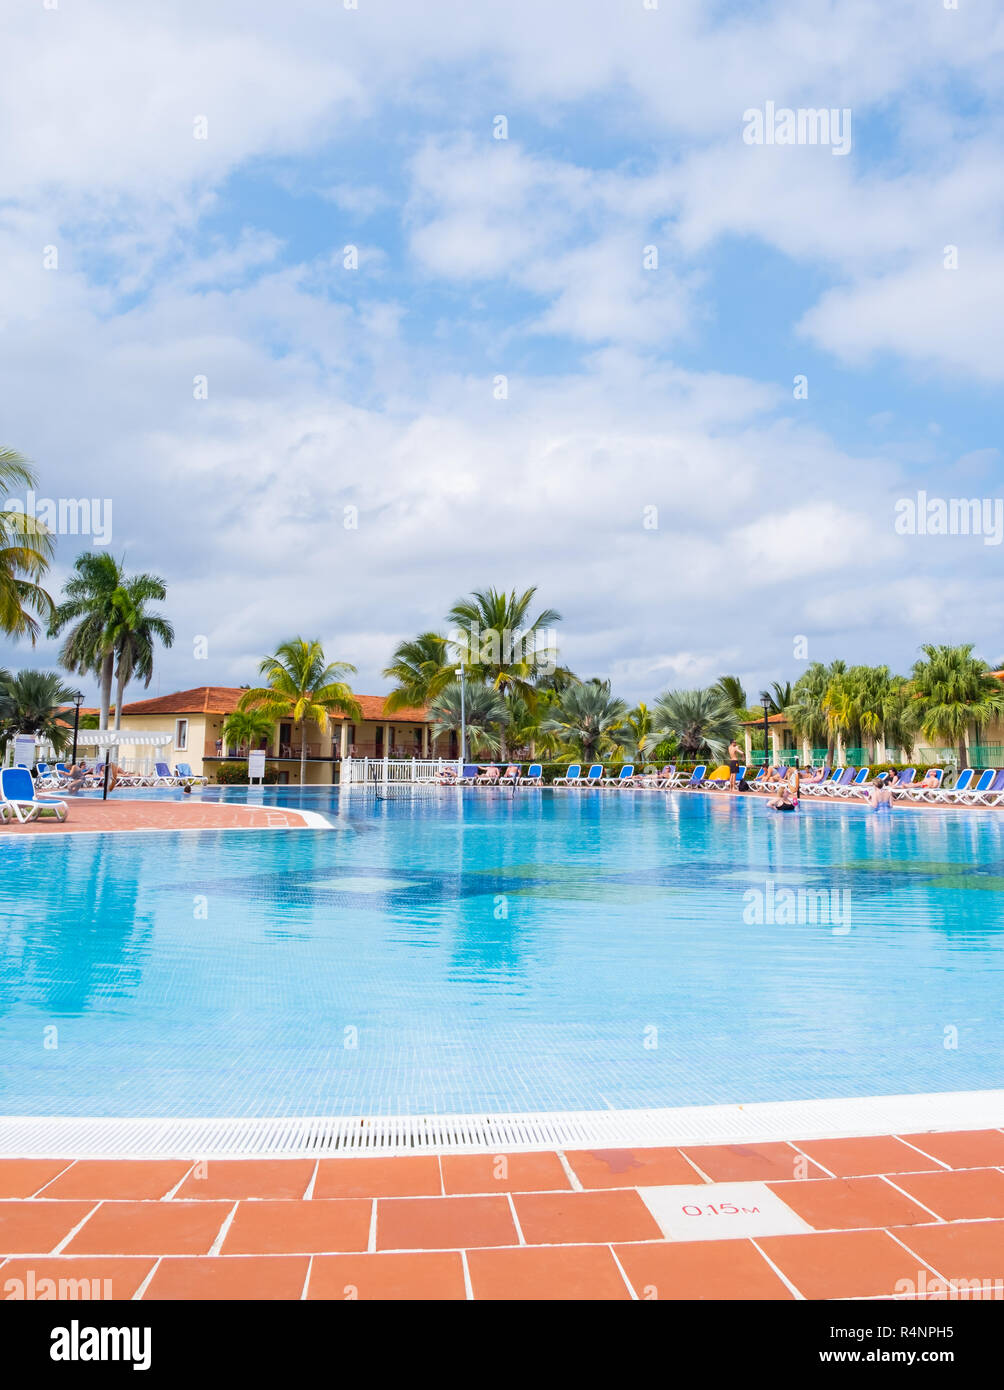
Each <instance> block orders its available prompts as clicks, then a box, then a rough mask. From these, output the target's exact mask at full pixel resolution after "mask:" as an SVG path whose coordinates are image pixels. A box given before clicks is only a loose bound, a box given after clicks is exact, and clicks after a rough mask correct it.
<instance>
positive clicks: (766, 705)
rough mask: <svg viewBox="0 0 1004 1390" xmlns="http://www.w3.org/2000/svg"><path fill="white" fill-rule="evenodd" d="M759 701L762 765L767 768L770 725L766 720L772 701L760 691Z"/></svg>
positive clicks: (765, 692) (763, 691) (765, 693)
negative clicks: (761, 715)
mask: <svg viewBox="0 0 1004 1390" xmlns="http://www.w3.org/2000/svg"><path fill="white" fill-rule="evenodd" d="M760 700H761V703H762V704H763V765H764V767H766V766H767V749H768V748H769V747H770V725H769V723H768V719H767V711H768V709H769V708H773V705H774V701H773V700H772V699H771V697H770V695H769V694H768V693H767V691H766V690H761V692H760Z"/></svg>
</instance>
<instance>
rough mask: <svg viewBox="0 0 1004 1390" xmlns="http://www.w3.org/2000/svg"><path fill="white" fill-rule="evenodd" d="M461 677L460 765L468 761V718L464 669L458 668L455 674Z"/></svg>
mask: <svg viewBox="0 0 1004 1390" xmlns="http://www.w3.org/2000/svg"><path fill="white" fill-rule="evenodd" d="M454 674H455V675H458V676H459V677H460V764H461V766H463V765H464V763H466V761H467V717H466V713H465V710H464V668H463V667H462V666H458V667H457V669H456V671H455V673H454Z"/></svg>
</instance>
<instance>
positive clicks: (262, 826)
mask: <svg viewBox="0 0 1004 1390" xmlns="http://www.w3.org/2000/svg"><path fill="white" fill-rule="evenodd" d="M128 797H129V794H128V792H126V791H118V792H114V793H113V795H112V796H111V797H110V798H109V799H108V800H107V801H101V800H100V799H96V798H94V797H85V796H70V797H67V798H66V804H67V806H68V807H69V814H68V816H67V818H66V820H65V821H57V820H54V819H52V817H51V816H46V817H45V819H40V820H34V821H29V822H28V823H27V824H26V825H21V824H15V823H14V822H12V821H8V822H7V824H6V825H4V826H2V827H0V834H7V835H29V834H34V833H35V832H36V831H37V832H38V833H39V834H42V835H72V834H74V833H79V832H80V831H84V830H291V829H297V830H299V829H302V828H303V825H304V820H303V817H302V816H301V815H299V814H298V813H297V812H296V811H292V810H286V809H285V808H283V809H281V810H280V809H279V808H278V807H276V806H270V807H262V806H238V805H236V804H228V803H226V802H222V801H200V799H199V797H198V795H197V794H195V793H193V794H192V795H191V796H186V797H185V799H184V800H183V801H182V800H181V799H180V795H179V800H177V801H138V800H135V799H134V800H132V801H130V800H129V799H128Z"/></svg>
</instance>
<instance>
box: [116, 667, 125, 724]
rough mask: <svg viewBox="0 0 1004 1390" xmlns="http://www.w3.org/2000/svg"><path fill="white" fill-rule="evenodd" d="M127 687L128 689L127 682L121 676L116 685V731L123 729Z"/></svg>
mask: <svg viewBox="0 0 1004 1390" xmlns="http://www.w3.org/2000/svg"><path fill="white" fill-rule="evenodd" d="M125 687H126V683H125V681H124V680H123V679H122V677H121V676H119V678H118V681H117V682H116V685H115V727H116V729H121V727H122V700H123V697H124V696H125Z"/></svg>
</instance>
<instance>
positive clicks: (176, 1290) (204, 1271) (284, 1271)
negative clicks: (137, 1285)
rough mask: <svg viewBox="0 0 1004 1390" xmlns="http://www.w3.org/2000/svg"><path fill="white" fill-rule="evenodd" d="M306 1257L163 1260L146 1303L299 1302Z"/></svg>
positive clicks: (174, 1258)
mask: <svg viewBox="0 0 1004 1390" xmlns="http://www.w3.org/2000/svg"><path fill="white" fill-rule="evenodd" d="M309 1265H310V1260H309V1259H308V1258H307V1256H306V1255H260V1256H259V1255H204V1256H194V1257H173V1258H168V1259H166V1260H161V1262H160V1264H159V1265H158V1266H157V1272H156V1273H155V1274H154V1276H153V1278H152V1279H151V1280H150V1283H149V1285H148V1286H147V1288H146V1290H145V1292H144V1294H143V1297H144V1299H156V1298H165V1299H198V1300H199V1301H202V1300H206V1299H212V1300H216V1299H298V1298H299V1297H300V1296H301V1294H302V1292H303V1286H304V1284H305V1283H306V1280H307V1269H308V1268H309Z"/></svg>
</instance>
